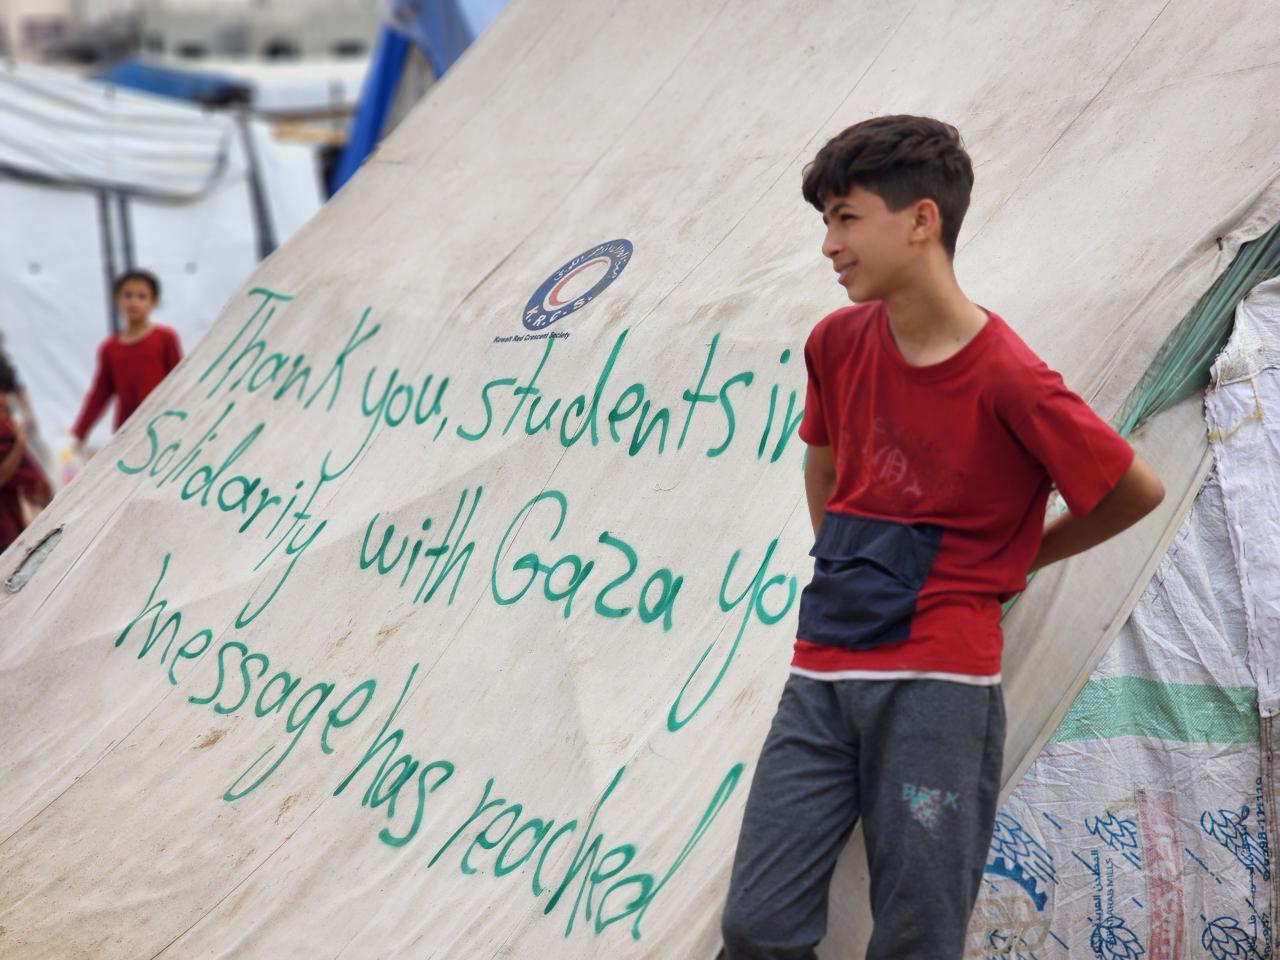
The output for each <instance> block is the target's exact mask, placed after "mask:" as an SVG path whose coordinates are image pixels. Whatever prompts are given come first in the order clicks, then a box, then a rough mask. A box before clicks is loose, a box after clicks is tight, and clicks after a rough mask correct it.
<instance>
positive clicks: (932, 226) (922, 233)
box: [911, 197, 942, 243]
mask: <svg viewBox="0 0 1280 960" xmlns="http://www.w3.org/2000/svg"><path fill="white" fill-rule="evenodd" d="M941 235H942V212H941V211H940V210H939V209H938V204H937V203H936V202H934V201H933V200H930V199H929V198H928V197H922V198H921V199H919V200H917V201H916V202H915V203H914V204H912V205H911V239H912V241H914V242H916V243H923V242H925V241H927V240H929V239H931V238H932V239H937V238H939V237H941Z"/></svg>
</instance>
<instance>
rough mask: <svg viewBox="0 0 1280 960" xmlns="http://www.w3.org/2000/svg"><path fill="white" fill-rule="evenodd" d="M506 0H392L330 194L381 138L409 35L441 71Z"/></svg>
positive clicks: (438, 73)
mask: <svg viewBox="0 0 1280 960" xmlns="http://www.w3.org/2000/svg"><path fill="white" fill-rule="evenodd" d="M506 3H507V0H395V3H394V6H393V7H392V18H393V26H387V27H383V29H382V33H381V34H380V35H379V37H378V45H377V47H376V48H375V50H374V52H373V57H372V58H371V59H370V61H369V72H368V74H367V75H366V76H365V81H364V88H363V89H362V90H361V92H360V103H359V105H358V106H357V107H356V114H355V116H354V117H352V118H351V127H350V130H349V132H348V134H347V145H346V147H344V148H343V151H342V156H341V158H339V160H338V163H337V165H336V166H335V167H334V170H333V174H332V176H331V177H330V180H329V193H330V195H332V194H334V193H337V192H338V190H339V188H341V186H342V185H343V184H344V183H346V182H347V181H348V180H349V179H351V177H352V176H353V175H354V174H355V172H356V171H357V170H359V169H360V164H362V163H363V162H364V159H365V157H367V156H368V155H369V154H370V153H371V152H372V150H373V148H374V147H375V146H377V144H378V141H379V140H380V139H381V137H382V128H383V126H384V125H385V124H386V120H387V110H388V109H389V108H390V106H391V101H392V99H394V97H395V92H396V85H397V84H398V83H399V80H400V71H401V70H402V69H403V67H404V57H405V53H406V52H407V51H408V43H409V41H410V40H412V42H414V43H416V44H417V46H418V49H420V50H421V51H422V53H423V55H424V56H425V57H426V58H427V61H428V62H429V63H430V64H431V70H432V72H433V73H434V74H435V75H436V76H437V77H442V76H444V74H445V71H447V70H448V69H449V68H450V67H452V66H453V65H454V63H456V62H457V60H458V58H459V57H460V56H462V52H463V51H464V50H466V49H467V47H469V46H470V45H471V42H472V41H473V40H475V38H476V37H478V36H480V33H481V31H483V30H484V28H485V27H487V26H488V25H489V24H490V23H492V22H493V19H494V17H496V16H497V15H498V14H499V13H500V12H501V10H502V8H503V7H504V6H506Z"/></svg>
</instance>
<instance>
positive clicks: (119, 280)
mask: <svg viewBox="0 0 1280 960" xmlns="http://www.w3.org/2000/svg"><path fill="white" fill-rule="evenodd" d="M130 280H141V281H142V282H143V283H145V284H146V285H147V286H149V287H150V288H151V296H152V297H153V298H154V299H156V300H159V299H160V280H159V279H158V278H157V277H156V275H155V274H154V273H152V272H151V271H150V270H126V271H125V272H124V273H122V274H120V276H118V277H116V282H115V283H114V284H113V285H112V287H111V295H112V296H113V297H118V296H120V291H121V290H122V289H123V288H124V285H125V284H126V283H128V282H129V281H130Z"/></svg>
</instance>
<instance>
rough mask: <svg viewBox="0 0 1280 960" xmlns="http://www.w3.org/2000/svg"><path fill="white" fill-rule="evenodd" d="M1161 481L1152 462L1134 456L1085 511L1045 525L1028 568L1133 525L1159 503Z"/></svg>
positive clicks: (1085, 547) (1080, 549)
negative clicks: (1037, 550) (1037, 549)
mask: <svg viewBox="0 0 1280 960" xmlns="http://www.w3.org/2000/svg"><path fill="white" fill-rule="evenodd" d="M1163 499H1164V485H1163V484H1162V483H1161V482H1160V478H1159V477H1157V476H1156V473H1155V471H1154V470H1152V469H1151V466H1150V465H1149V464H1148V463H1147V462H1146V461H1145V460H1143V459H1142V458H1141V457H1136V456H1135V457H1134V458H1133V463H1132V464H1131V465H1130V467H1129V469H1128V470H1127V471H1125V473H1124V474H1123V475H1122V476H1121V477H1120V479H1119V481H1117V483H1116V485H1115V486H1114V487H1113V488H1112V489H1111V492H1110V493H1108V494H1107V495H1106V496H1105V497H1103V498H1102V499H1101V500H1099V501H1098V504H1097V506H1095V507H1094V508H1093V509H1092V510H1090V511H1089V512H1088V513H1085V514H1082V515H1080V516H1072V515H1071V514H1064V515H1062V516H1061V517H1058V518H1057V519H1056V520H1053V521H1052V522H1050V523H1049V525H1048V526H1046V527H1045V530H1044V538H1043V539H1042V540H1041V541H1040V552H1039V553H1037V554H1036V558H1035V561H1034V562H1033V563H1032V564H1031V571H1032V572H1034V571H1036V570H1039V569H1040V568H1041V567H1047V566H1048V565H1049V564H1051V563H1057V562H1058V561H1059V560H1065V559H1066V558H1067V557H1071V556H1075V555H1076V554H1077V553H1083V552H1084V551H1086V550H1088V549H1090V548H1091V547H1096V546H1097V545H1098V544H1100V543H1102V542H1103V541H1105V540H1110V539H1111V538H1112V537H1114V536H1115V535H1116V534H1117V533H1119V532H1120V531H1122V530H1125V529H1127V528H1128V527H1131V526H1133V525H1134V524H1135V523H1137V522H1138V521H1139V520H1141V519H1142V518H1143V517H1145V516H1146V515H1147V514H1148V513H1150V512H1151V511H1152V510H1154V509H1155V508H1156V507H1157V506H1159V504H1160V501H1161V500H1163Z"/></svg>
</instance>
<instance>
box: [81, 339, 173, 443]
mask: <svg viewBox="0 0 1280 960" xmlns="http://www.w3.org/2000/svg"><path fill="white" fill-rule="evenodd" d="M181 359H182V346H181V345H180V344H179V343H178V334H177V333H176V332H175V331H174V330H172V329H171V328H169V327H164V326H161V325H160V324H156V325H155V326H153V327H152V328H151V330H150V332H149V333H147V335H146V336H144V337H143V338H142V339H141V340H136V341H134V342H133V343H121V342H120V340H119V338H118V337H107V339H105V340H103V341H102V345H101V346H100V347H98V361H97V368H96V369H95V370H94V372H93V384H92V385H91V386H90V387H89V392H88V394H87V395H86V396H85V398H84V405H83V406H82V407H81V408H80V416H78V417H76V422H75V425H74V426H73V427H72V428H71V435H72V436H74V437H75V438H76V439H77V440H84V438H85V437H87V436H88V435H89V431H91V430H92V429H93V426H94V424H95V423H97V422H98V419H99V418H100V417H101V416H102V414H103V411H105V410H106V409H107V404H108V403H109V402H110V401H111V398H112V397H113V396H114V397H115V398H116V415H115V424H114V426H113V427H112V429H113V430H118V429H119V428H120V424H122V423H124V422H125V420H127V419H128V418H129V414H131V413H133V411H134V410H136V409H138V406H139V405H140V404H141V403H142V401H143V400H145V399H146V398H147V394H149V393H150V392H151V391H152V390H154V389H155V388H156V386H157V385H158V384H159V383H160V381H161V380H163V379H164V378H165V375H166V374H168V372H169V371H170V370H172V369H173V368H174V367H176V366H177V365H178V361H180V360H181Z"/></svg>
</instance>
